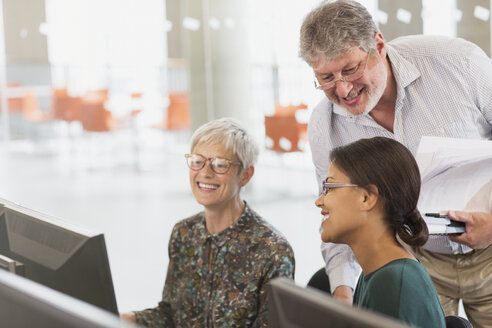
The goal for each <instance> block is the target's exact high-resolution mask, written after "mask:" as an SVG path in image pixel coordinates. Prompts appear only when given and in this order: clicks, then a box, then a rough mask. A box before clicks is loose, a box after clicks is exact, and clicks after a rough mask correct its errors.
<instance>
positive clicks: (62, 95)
mask: <svg viewBox="0 0 492 328" xmlns="http://www.w3.org/2000/svg"><path fill="white" fill-rule="evenodd" d="M52 102H53V105H52V106H53V117H54V118H55V119H57V120H62V121H65V122H68V123H70V122H74V121H79V120H80V103H81V98H80V97H71V96H70V95H69V94H68V90H67V88H57V89H53V92H52Z"/></svg>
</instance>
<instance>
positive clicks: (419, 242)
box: [397, 209, 429, 247]
mask: <svg viewBox="0 0 492 328" xmlns="http://www.w3.org/2000/svg"><path fill="white" fill-rule="evenodd" d="M397 233H398V236H400V238H401V240H402V241H404V242H405V243H406V244H408V245H410V246H414V247H420V246H423V245H424V244H425V243H426V242H427V239H428V238H429V230H428V229H427V224H426V223H425V221H424V219H423V218H422V215H420V212H419V211H418V210H417V209H414V210H413V211H410V212H408V213H407V214H405V215H404V216H403V224H402V225H401V226H400V228H399V229H398V232H397Z"/></svg>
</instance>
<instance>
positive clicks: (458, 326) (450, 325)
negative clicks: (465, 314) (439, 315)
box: [446, 315, 473, 328]
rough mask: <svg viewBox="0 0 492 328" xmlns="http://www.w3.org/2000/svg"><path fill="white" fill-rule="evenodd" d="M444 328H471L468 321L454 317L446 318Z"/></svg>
mask: <svg viewBox="0 0 492 328" xmlns="http://www.w3.org/2000/svg"><path fill="white" fill-rule="evenodd" d="M446 328H473V326H472V324H471V323H470V321H468V320H466V319H465V318H462V317H458V316H456V315H448V316H447V317H446Z"/></svg>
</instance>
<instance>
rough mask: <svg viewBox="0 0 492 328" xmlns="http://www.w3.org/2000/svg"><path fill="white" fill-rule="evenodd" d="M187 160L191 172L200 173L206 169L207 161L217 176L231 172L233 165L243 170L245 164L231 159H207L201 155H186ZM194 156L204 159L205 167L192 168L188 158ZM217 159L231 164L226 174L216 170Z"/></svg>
mask: <svg viewBox="0 0 492 328" xmlns="http://www.w3.org/2000/svg"><path fill="white" fill-rule="evenodd" d="M184 156H185V158H186V165H188V167H189V168H190V170H192V171H200V170H201V169H203V168H204V167H205V164H206V163H207V161H208V162H209V165H210V169H211V170H212V171H213V172H214V173H217V174H226V173H227V172H229V170H230V168H231V167H232V165H237V166H240V167H241V168H242V167H243V163H242V162H240V161H233V160H230V159H227V158H223V157H209V158H207V157H205V156H203V155H200V154H185V155H184ZM193 156H200V157H202V158H203V159H205V160H204V161H203V165H202V167H200V168H199V169H194V168H192V167H191V166H190V163H189V162H188V158H191V157H193ZM216 159H221V160H224V161H226V162H227V163H228V164H229V167H228V168H227V169H226V170H225V171H224V172H217V171H216V170H215V164H213V163H214V162H215V160H216Z"/></svg>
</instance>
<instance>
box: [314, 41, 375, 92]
mask: <svg viewBox="0 0 492 328" xmlns="http://www.w3.org/2000/svg"><path fill="white" fill-rule="evenodd" d="M370 53H371V50H369V52H368V53H367V59H366V63H365V64H364V68H362V70H361V65H362V62H360V63H359V64H358V65H357V66H355V67H352V68H350V69H347V70H343V71H342V73H341V74H342V77H341V78H338V79H335V80H332V81H329V82H327V83H324V84H319V83H318V80H317V79H316V78H315V79H314V87H315V88H316V89H318V90H323V91H327V90H330V89H332V88H334V87H335V85H336V83H337V82H338V81H343V82H349V83H351V82H355V81H357V80H358V79H360V78H361V77H362V76H363V75H364V73H365V72H366V68H367V63H368V62H369V54H370Z"/></svg>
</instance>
